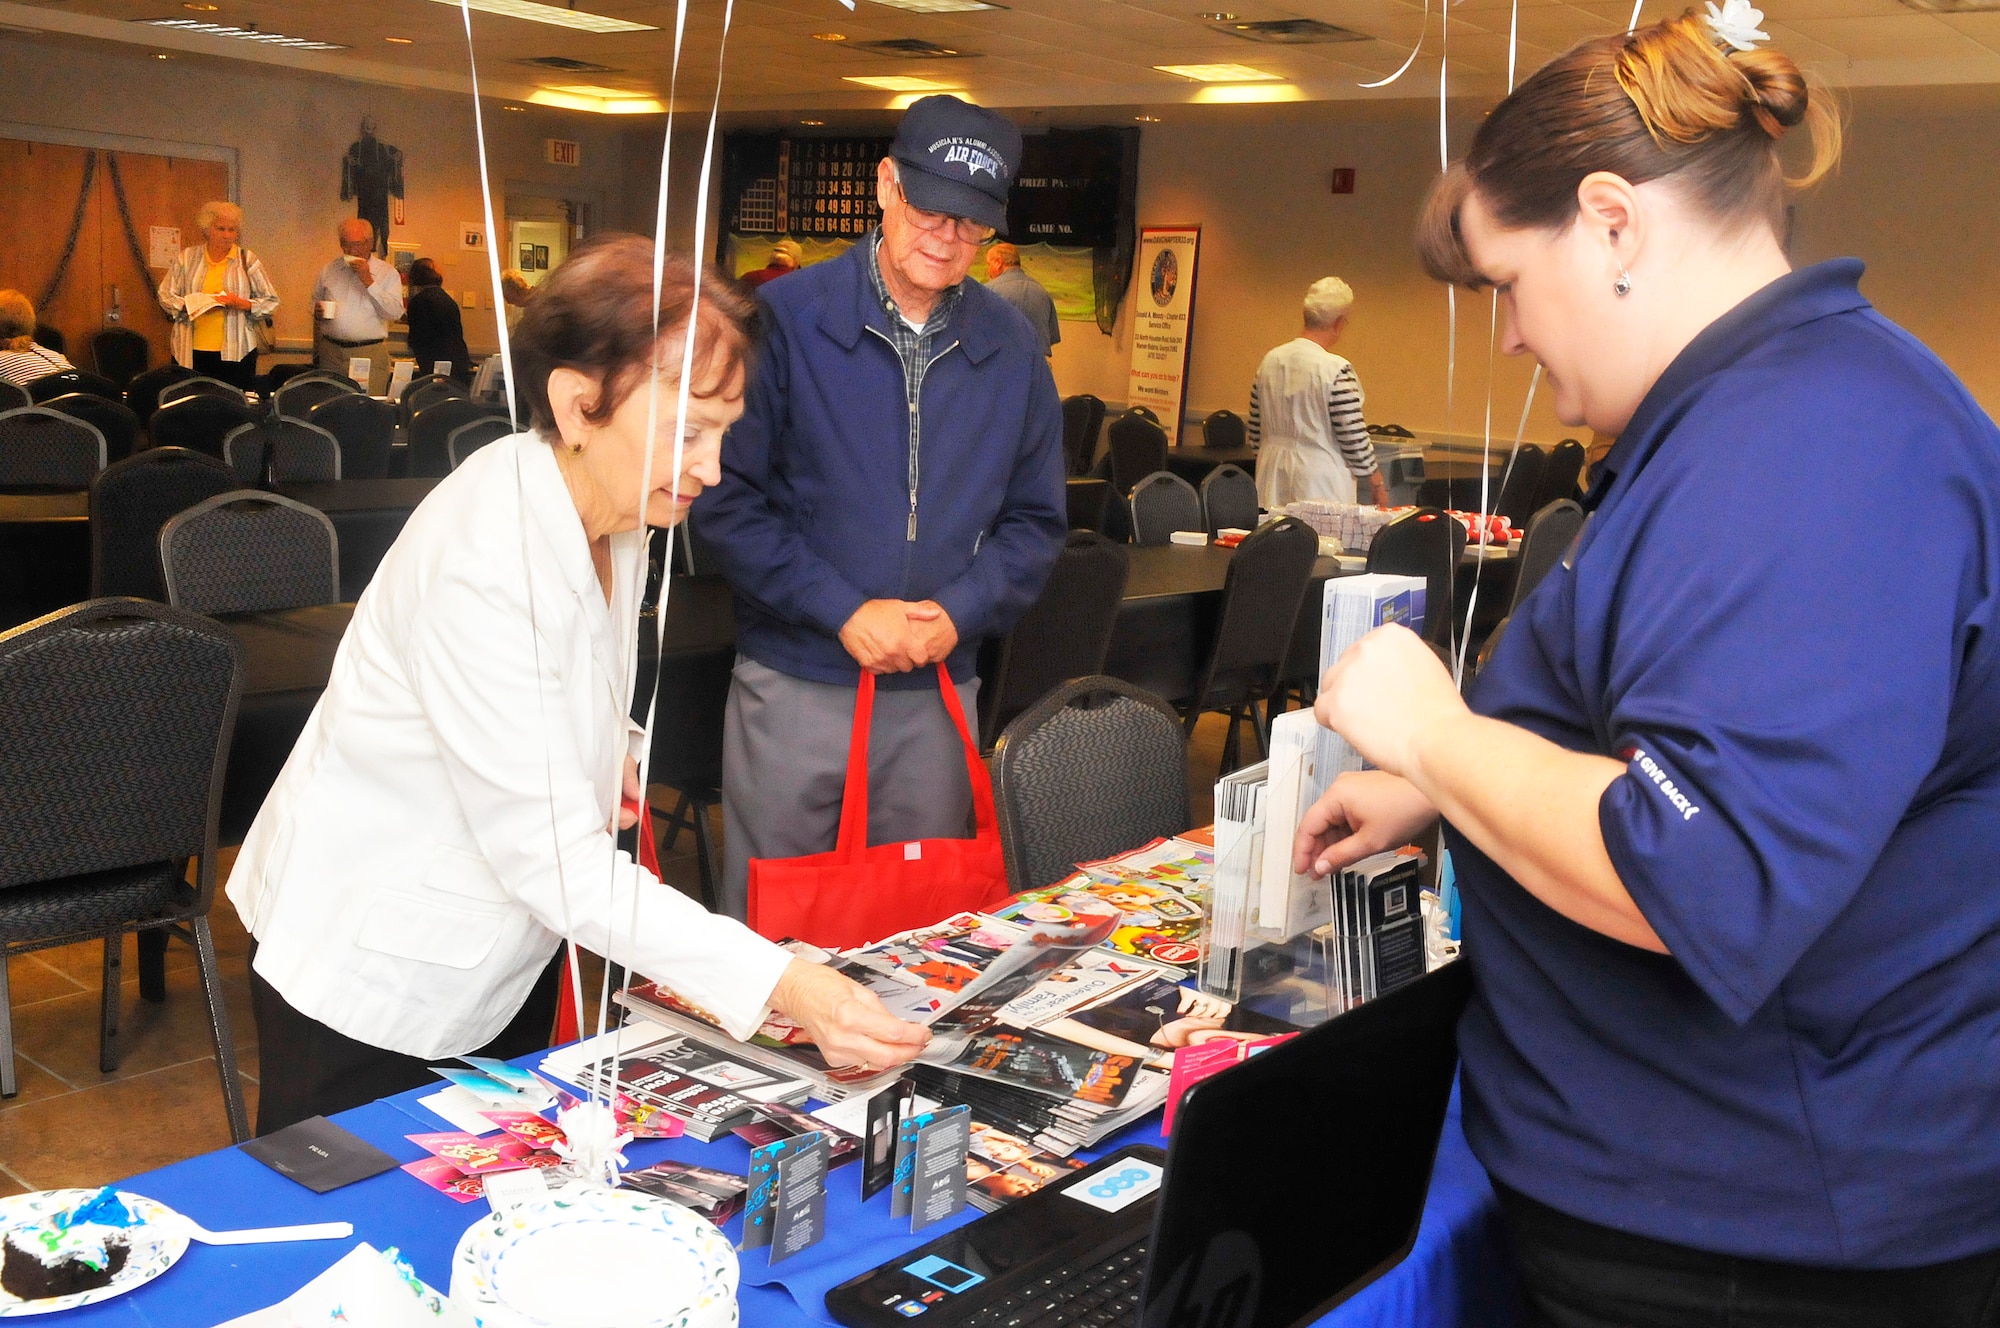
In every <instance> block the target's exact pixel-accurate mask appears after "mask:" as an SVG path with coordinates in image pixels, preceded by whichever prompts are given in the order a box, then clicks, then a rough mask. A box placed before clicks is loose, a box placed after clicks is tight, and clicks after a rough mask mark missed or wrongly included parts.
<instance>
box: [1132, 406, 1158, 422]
mask: <svg viewBox="0 0 2000 1328" xmlns="http://www.w3.org/2000/svg"><path fill="white" fill-rule="evenodd" d="M1125 413H1126V414H1127V415H1136V416H1138V417H1139V418H1140V419H1142V420H1145V421H1146V422H1147V423H1149V424H1158V423H1159V422H1160V417H1159V416H1158V415H1155V414H1154V413H1153V412H1152V410H1151V409H1149V408H1148V407H1145V406H1127V407H1126V408H1125Z"/></svg>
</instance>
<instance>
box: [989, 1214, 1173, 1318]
mask: <svg viewBox="0 0 2000 1328" xmlns="http://www.w3.org/2000/svg"><path fill="white" fill-rule="evenodd" d="M1146 1240H1147V1237H1146V1236H1144V1235H1141V1236H1140V1237H1139V1238H1138V1239H1137V1240H1135V1241H1133V1242H1132V1243H1131V1244H1130V1245H1127V1246H1126V1247H1125V1248H1124V1249H1122V1250H1114V1251H1113V1252H1112V1253H1110V1254H1108V1255H1106V1256H1105V1257H1104V1258H1103V1259H1102V1260H1100V1261H1098V1262H1097V1263H1094V1264H1088V1265H1085V1266H1083V1267H1072V1266H1070V1265H1064V1266H1062V1267H1059V1268H1053V1269H1050V1270H1049V1272H1048V1273H1047V1274H1045V1275H1044V1276H1042V1277H1039V1278H1037V1279H1036V1280H1034V1281H1032V1282H1030V1283H1028V1284H1027V1285H1026V1286H1023V1287H1019V1288H1017V1289H1016V1290H1014V1291H1012V1292H1010V1293H1009V1294H1007V1295H1006V1296H1004V1297H1002V1298H1001V1299H999V1300H997V1301H995V1302H994V1303H993V1304H991V1305H988V1306H987V1307H986V1308H984V1309H982V1310H980V1311H979V1312H978V1313H977V1314H974V1315H972V1316H971V1317H970V1318H968V1319H967V1320H966V1321H965V1322H966V1324H967V1326H968V1328H1129V1325H1132V1324H1136V1323H1138V1322H1139V1287H1140V1284H1141V1283H1142V1282H1143V1281H1144V1280H1145V1277H1146Z"/></svg>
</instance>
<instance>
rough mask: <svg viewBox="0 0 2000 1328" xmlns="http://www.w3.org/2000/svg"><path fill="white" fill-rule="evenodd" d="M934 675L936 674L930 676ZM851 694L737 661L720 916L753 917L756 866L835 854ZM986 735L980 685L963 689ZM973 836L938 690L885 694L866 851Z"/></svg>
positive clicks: (881, 694) (971, 715)
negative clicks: (913, 841) (767, 860)
mask: <svg viewBox="0 0 2000 1328" xmlns="http://www.w3.org/2000/svg"><path fill="white" fill-rule="evenodd" d="M925 672H926V673H927V674H930V675H932V676H933V677H934V676H935V670H929V669H927V670H925ZM854 697H855V689H854V688H852V687H843V686H840V685H838V684H836V683H825V682H809V681H807V680H806V679H804V678H794V677H792V676H791V675H790V674H786V673H780V672H778V671H777V670H776V669H773V668H767V667H765V666H764V665H762V664H759V663H758V662H757V661H755V660H753V659H746V658H745V657H743V656H741V655H738V656H737V657H736V671H735V676H734V682H733V685H732V686H731V687H730V689H729V711H728V714H727V716H726V717H725V718H724V720H723V729H722V835H723V839H722V860H723V870H722V908H723V911H724V912H725V913H727V914H729V916H731V917H733V918H739V919H740V918H743V917H745V916H746V912H747V910H748V908H749V888H750V859H752V858H800V857H804V856H806V855H807V854H809V853H824V852H826V851H827V850H828V849H831V848H832V847H833V844H834V840H835V839H836V838H837V837H838V835H839V832H840V799H841V794H842V793H843V792H844V791H845V788H846V784H847V744H848V739H849V737H850V736H851V735H852V733H853V729H854ZM958 698H959V703H960V704H961V705H963V706H964V707H965V719H966V723H967V724H968V725H972V726H974V727H973V732H974V733H975V734H976V733H977V732H978V728H977V725H978V723H979V720H978V714H979V709H978V700H979V680H978V679H977V678H974V679H973V680H972V681H970V682H963V683H959V684H958ZM971 831H972V785H971V783H970V782H969V781H968V780H967V779H966V774H965V746H964V744H963V743H961V742H960V741H959V739H958V730H957V729H955V728H953V727H952V723H951V716H949V715H947V714H946V713H945V709H944V699H943V698H942V697H941V696H939V695H938V691H937V687H936V685H935V683H933V684H932V685H931V686H928V687H922V688H918V689H917V690H915V691H908V692H890V691H883V690H880V689H878V690H877V691H876V693H875V723H874V727H873V728H872V729H871V730H870V732H869V741H868V842H869V843H871V844H894V843H900V842H902V841H904V840H909V839H956V838H962V837H964V836H966V835H968V834H970V833H971Z"/></svg>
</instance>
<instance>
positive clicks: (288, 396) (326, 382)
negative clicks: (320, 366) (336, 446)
mask: <svg viewBox="0 0 2000 1328" xmlns="http://www.w3.org/2000/svg"><path fill="white" fill-rule="evenodd" d="M360 395H363V393H362V391H361V389H360V388H358V387H356V386H355V385H354V384H353V383H351V382H349V381H348V380H347V379H345V378H335V377H333V376H332V375H331V374H325V373H318V372H310V373H302V374H297V375H295V376H293V377H291V378H287V379H286V380H285V385H284V386H283V387H281V388H279V389H278V390H277V393H276V396H277V399H278V413H279V414H280V415H283V416H285V417H286V418H288V419H294V420H309V419H311V418H312V409H313V407H314V406H317V405H319V404H320V403H321V402H322V401H331V400H333V398H335V397H344V396H360Z"/></svg>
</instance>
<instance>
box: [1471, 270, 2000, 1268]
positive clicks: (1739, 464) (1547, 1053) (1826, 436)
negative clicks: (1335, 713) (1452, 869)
mask: <svg viewBox="0 0 2000 1328" xmlns="http://www.w3.org/2000/svg"><path fill="white" fill-rule="evenodd" d="M1860 277H1861V264H1860V263H1859V262H1856V261H1853V260H1842V261H1838V262H1831V263H1822V264H1820V265H1818V266H1816V267H1811V268H1807V269H1804V270H1802V271H1799V272H1794V273H1792V274H1790V275H1788V276H1786V277H1784V278H1782V279H1780V280H1778V281H1776V282H1773V283H1772V284H1771V285H1769V286H1767V287H1765V288H1764V289H1763V290H1761V291H1759V292H1758V293H1757V294H1756V295H1754V296H1752V297H1751V298H1750V299H1749V300H1746V301H1745V302H1744V303H1743V304H1741V305H1739V306H1738V307H1737V308H1736V309H1734V310H1732V311H1731V312H1730V313H1728V314H1727V315H1725V316H1724V317H1722V318H1721V319H1718V320H1717V321H1716V322H1715V323H1714V324H1713V325H1711V326H1710V327H1709V328H1707V329H1706V330H1705V331H1703V332H1702V334H1701V335H1700V336H1699V337H1697V338H1696V339H1695V340H1694V341H1693V342H1692V343H1691V344H1690V345H1689V346H1688V347H1687V349H1686V350H1685V351H1683V352H1682V353H1681V355H1680V356H1679V357H1678V358H1677V359H1675V361H1674V362H1673V364H1672V365H1671V366H1669V368H1668V369H1667V371H1666V373H1665V374H1663V375H1662V376H1661V378H1660V380H1659V382H1658V383H1657V384H1656V385H1655V386H1654V387H1653V390H1652V391H1651V392H1650V393H1648V394H1647V396H1646V399H1645V400H1644V402H1642V403H1641V405H1640V407H1639V410H1638V413H1637V414H1636V415H1634V416H1633V419H1632V423H1631V425H1630V426H1629V427H1628V428H1627V429H1626V431H1625V432H1624V434H1623V435H1622V436H1621V437H1620V438H1619V440H1618V443H1617V445H1616V446H1615V447H1613V449H1612V450H1611V453H1610V455H1609V456H1607V457H1606V458H1605V460H1604V462H1603V465H1602V467H1601V468H1600V470H1599V471H1598V473H1597V478H1596V482H1595V483H1593V486H1592V491H1591V498H1592V506H1593V508H1594V510H1593V511H1592V512H1591V515H1590V519H1589V521H1588V524H1587V525H1586V526H1585V528H1584V531H1583V534H1582V536H1581V538H1580V539H1579V541H1578V543H1577V546H1576V547H1575V548H1574V549H1573V550H1572V552H1571V555H1570V557H1569V558H1567V559H1565V560H1564V562H1563V563H1562V564H1559V565H1558V566H1557V567H1556V569H1555V570H1554V571H1552V572H1551V573H1550V574H1549V576H1548V577H1547V579H1546V580H1545V581H1544V582H1543V583H1542V584H1541V585H1540V586H1539V587H1537V588H1536V590H1535V592H1534V593H1533V594H1532V595H1531V596H1529V597H1528V599H1527V600H1526V602H1525V603H1524V604H1523V605H1522V606H1521V608H1520V609H1519V610H1518V611H1517V614H1516V617H1515V621H1514V622H1513V624H1512V625H1511V626H1510V627H1509V629H1508V632H1507V635H1506V637H1505V638H1504V640H1503V642H1502V644H1501V646H1500V648H1499V649H1498V650H1497V651H1496V652H1495V654H1494V656H1493V658H1492V659H1491V661H1489V663H1488V665H1487V667H1486V669H1485V670H1484V671H1482V673H1481V674H1480V676H1479V679H1478V683H1477V686H1476V688H1475V689H1474V691H1473V694H1472V706H1473V708H1474V709H1475V710H1477V711H1478V712H1480V713H1481V714H1485V715H1491V716H1493V717H1495V718H1498V719H1503V720H1506V721H1508V722H1509V723H1513V724H1518V725H1520V726H1522V727H1523V728H1526V729H1529V730H1531V731H1533V732H1535V733H1538V734H1540V735H1542V736H1543V737H1545V738H1548V739H1549V740H1551V741H1553V742H1555V743H1557V744H1559V745H1561V746H1563V747H1566V748H1569V749H1571V750H1575V751H1586V752H1595V753H1600V754H1603V755H1607V756H1612V757H1614V758H1616V759H1621V760H1624V761H1626V762H1627V763H1628V766H1627V769H1626V772H1625V773H1624V774H1623V775H1621V776H1620V777H1619V778H1618V779H1617V780H1616V781H1614V782H1613V783H1612V785H1611V786H1610V788H1608V789H1607V790H1606V791H1605V793H1604V796H1603V798H1602V800H1601V802H1600V803H1599V807H1598V817H1599V822H1600V824H1601V826H1602V828H1603V832H1604V842H1605V845H1606V847H1607V848H1608V849H1609V850H1610V854H1611V860H1612V862H1613V863H1614V864H1615V865H1616V867H1617V869H1618V874H1619V876H1620V878H1621V879H1622V880H1623V881H1624V883H1625V886H1626V888H1627V889H1628V890H1630V891H1631V894H1632V897H1633V899H1634V900H1635V901H1636V903H1637V904H1638V906H1639V909H1640V911H1641V912H1642V913H1644V914H1645V917H1646V920H1647V921H1648V922H1650V923H1651V924H1652V926H1653V929H1654V931H1656V932H1657V933H1658V934H1659V936H1660V939H1661V940H1662V941H1663V942H1665V944H1666V946H1667V948H1668V950H1669V951H1670V955H1658V954H1653V953H1649V952H1647V951H1642V950H1638V949H1634V948H1632V947H1629V946H1626V945H1622V944H1620V943H1619V942H1617V941H1614V940H1611V939H1610V938H1608V937H1606V936H1603V935H1600V934H1599V933H1597V932H1593V931H1590V930H1588V929H1586V928H1584V927H1582V926H1579V925H1577V924H1575V923H1573V922H1570V921H1568V920H1566V919H1565V918H1563V917H1561V916H1560V915H1558V914H1557V913H1555V912H1554V911H1553V910H1551V909H1549V908H1548V907H1546V906H1544V905H1543V904H1541V903H1539V902H1538V901H1536V900H1535V899H1534V898H1533V897H1531V896H1530V895H1529V894H1528V893H1527V892H1526V891H1524V890H1522V889H1521V887H1520V886H1518V885H1517V884H1515V882H1514V881H1513V880H1512V879H1511V878H1510V877H1508V876H1507V875H1506V874H1505V873H1504V872H1502V871H1501V870H1500V869H1499V868H1497V867H1496V866H1494V864H1493V863H1492V861H1491V860H1489V859H1488V858H1487V857H1486V856H1485V855H1484V854H1482V853H1480V852H1479V851H1478V850H1477V849H1475V848H1473V847H1472V846H1471V845H1470V844H1468V843H1467V842H1466V841H1465V838H1464V836H1462V835H1460V834H1458V833H1456V832H1455V831H1451V832H1449V833H1450V841H1449V842H1450V844H1451V849H1452V854H1453V860H1454V862H1455V864H1456V865H1457V868H1458V873H1459V879H1460V882H1461V885H1462V888H1463V892H1464V899H1465V917H1464V935H1465V938H1466V953H1467V954H1468V956H1469V957H1470V959H1471V962H1472V964H1473V967H1474V970H1475V975H1476V977H1477V983H1476V994H1475V996H1474V998H1473V1001H1472V1003H1471V1005H1470V1006H1469V1007H1468V1010H1467V1013H1466V1015H1465V1019H1464V1023H1463V1025H1462V1027H1461V1032H1460V1045H1461V1048H1462V1051H1463V1054H1464V1076H1465V1080H1464V1082H1465V1125H1466V1134H1467V1136H1468V1138H1469V1139H1470V1140H1471V1143H1472V1147H1473V1149H1474V1151H1475V1152H1476V1153H1477V1154H1478V1155H1479V1158H1480V1160H1481V1161H1483V1162H1484V1163H1485V1164H1486V1166H1487V1168H1488V1169H1489V1170H1490V1171H1491V1172H1492V1174H1493V1175H1494V1177H1495V1178H1497V1179H1498V1180H1500V1181H1502V1182H1504V1183H1505V1184H1507V1185H1510V1186H1512V1187H1514V1188H1515V1189H1517V1190H1520V1191H1522V1192H1523V1193H1526V1194H1528V1195H1530V1196H1532V1197H1534V1198H1536V1199H1539V1200H1541V1201H1542V1202H1544V1203H1546V1204H1549V1205H1550V1206H1552V1207H1555V1208H1557V1209H1560V1210H1562V1211H1564V1212H1567V1213H1570V1214H1572V1215H1574V1216H1577V1217H1580V1218H1583V1219H1585V1220H1586V1221H1591V1222H1595V1223H1598V1224H1600V1225H1604V1226H1609V1227H1615V1228H1618V1229H1621V1230H1624V1231H1629V1232H1633V1233H1636V1234H1639V1235H1643V1236H1649V1237H1652V1238H1655V1239H1659V1240H1666V1241H1672V1242H1675V1243H1678V1244H1682V1245H1687V1246H1692V1247H1695V1248H1698V1249H1704V1250H1711V1251H1717V1252H1721V1253H1727V1254H1736V1255H1741V1256H1746V1257H1754V1258H1766V1259H1777V1260H1784V1261H1789V1262H1795V1263H1805V1264H1818V1265H1826V1266H1836V1267H1853V1268H1892V1267H1906V1266H1913V1265H1919V1264H1926V1263H1934V1262H1937V1261H1940V1260H1945V1259H1951V1258H1957V1257H1961V1256H1964V1255H1969V1254H1975V1253H1978V1252H1981V1251H1985V1250H1990V1249H1994V1248H1996V1247H2000V861H1996V857H1997V856H2000V852H1997V851H2000V632H1996V628H2000V621H1996V618H2000V602H1996V597H1997V596H2000V432H1996V430H1995V428H1994V425H1993V422H1992V420H1990V419H1989V418H1988V417H1987V415H1986V414H1985V412H1983V411H1982V410H1981V409H1980V408H1979V406H1978V405H1977V404H1976V403H1975V402H1974V401H1973V400H1972V398H1971V397H1970V396H1969V395H1968V394H1967V393H1966V391H1965V389H1964V387H1963V386H1961V385H1960V383H1959V382H1958V380H1957V379H1956V378H1954V377H1953V376H1952V374H1951V372H1950V371H1949V370H1947V369H1946V368H1945V367H1944V366H1943V365H1942V364H1941V363H1939V362H1938V360H1937V358H1936V357H1935V356H1934V355H1932V354H1931V353H1930V352H1929V351H1928V350H1926V349H1925V348H1924V347H1923V346H1922V345H1921V344H1919V343H1918V342H1917V341H1916V340H1915V339H1914V338H1912V337H1911V336H1909V335H1908V334H1907V333H1905V332H1903V331H1902V330H1901V329H1899V328H1897V327H1896V326H1895V325H1894V324H1892V323H1890V322H1889V321H1888V320H1887V319H1885V318H1883V317H1882V316H1881V315H1880V314H1878V313H1876V312H1875V310H1874V309H1873V308H1872V307H1871V306H1870V305H1869V304H1868V302H1867V301H1866V300H1864V299H1863V298H1862V297H1861V294H1860V292H1859V291H1858V289H1857V288H1856V283H1857V282H1858V281H1859V280H1860Z"/></svg>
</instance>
